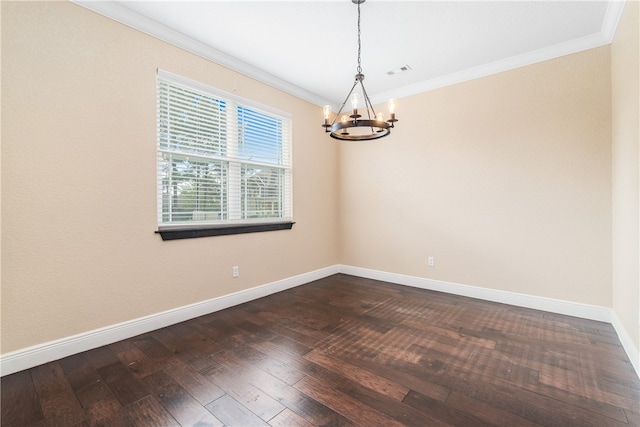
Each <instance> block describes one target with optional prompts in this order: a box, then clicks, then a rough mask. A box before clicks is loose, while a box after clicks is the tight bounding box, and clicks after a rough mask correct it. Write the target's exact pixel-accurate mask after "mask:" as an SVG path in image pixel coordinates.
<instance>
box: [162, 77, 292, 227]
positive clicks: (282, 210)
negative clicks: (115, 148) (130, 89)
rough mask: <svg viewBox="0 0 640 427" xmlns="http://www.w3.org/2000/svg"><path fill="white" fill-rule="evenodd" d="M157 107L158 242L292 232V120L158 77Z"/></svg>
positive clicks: (213, 91) (231, 97)
mask: <svg viewBox="0 0 640 427" xmlns="http://www.w3.org/2000/svg"><path fill="white" fill-rule="evenodd" d="M157 104H158V105H157V127H158V151H157V159H158V160H157V162H158V232H159V233H160V234H161V235H162V237H163V239H165V232H166V235H167V236H168V237H169V238H184V237H200V236H204V235H216V234H232V233H236V232H250V231H266V230H273V229H281V228H291V225H292V222H291V221H292V212H291V211H292V203H291V193H292V192H291V119H290V116H288V115H286V114H284V113H281V112H277V111H274V110H273V109H270V108H268V107H265V106H260V105H258V104H256V103H253V102H251V101H248V100H244V99H241V98H238V97H236V96H234V95H231V94H227V93H225V92H223V91H220V90H216V89H213V88H211V87H208V86H206V85H204V84H201V83H198V82H193V81H190V80H188V79H185V78H183V77H180V76H176V75H174V74H171V73H168V72H166V71H162V70H158V76H157ZM275 224H282V226H274V225H275ZM202 230H209V231H202ZM215 230H218V231H215ZM176 232H177V234H176ZM175 236H182V237H175Z"/></svg>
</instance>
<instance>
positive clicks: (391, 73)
mask: <svg viewBox="0 0 640 427" xmlns="http://www.w3.org/2000/svg"><path fill="white" fill-rule="evenodd" d="M410 69H411V67H410V66H408V65H403V66H402V67H400V68H396V69H395V70H391V71H387V74H388V75H390V76H393V75H394V74H400V73H404V72H405V71H409V70H410Z"/></svg>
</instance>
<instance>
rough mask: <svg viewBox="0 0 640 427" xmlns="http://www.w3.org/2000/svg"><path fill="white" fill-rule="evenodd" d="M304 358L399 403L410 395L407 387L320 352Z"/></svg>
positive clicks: (309, 354)
mask: <svg viewBox="0 0 640 427" xmlns="http://www.w3.org/2000/svg"><path fill="white" fill-rule="evenodd" d="M304 358H305V359H307V360H309V361H311V362H313V363H317V364H318V365H321V366H324V367H325V368H327V369H329V370H331V371H333V372H335V373H338V374H340V375H342V376H344V377H345V378H349V379H351V380H353V381H355V382H356V383H358V384H360V385H362V386H363V387H367V388H370V389H372V390H375V391H377V392H379V393H382V394H386V395H387V396H389V397H391V398H393V399H396V400H398V401H402V399H404V397H405V396H406V395H407V393H409V389H408V388H407V387H406V386H402V385H400V384H398V383H395V382H393V381H389V380H387V379H386V378H383V377H380V376H378V375H375V374H373V373H371V372H369V371H367V370H365V369H362V368H360V367H358V366H356V365H353V364H351V363H349V362H344V361H340V360H337V359H334V358H331V357H329V356H326V355H324V354H322V353H320V352H318V351H312V352H310V353H307V354H306V355H305V356H304Z"/></svg>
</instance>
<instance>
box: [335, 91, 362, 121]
mask: <svg viewBox="0 0 640 427" xmlns="http://www.w3.org/2000/svg"><path fill="white" fill-rule="evenodd" d="M357 84H358V81H357V80H356V81H355V82H353V86H351V90H350V91H349V93H348V94H347V97H346V98H345V99H344V102H343V103H342V105H341V106H340V109H339V110H338V112H337V113H336V116H335V117H334V118H333V121H332V122H331V125H334V124H335V123H336V120H338V117H340V113H342V109H343V108H344V106H345V105H346V104H347V101H348V100H349V97H350V96H351V93H352V92H353V90H354V89H355V88H356V85H357Z"/></svg>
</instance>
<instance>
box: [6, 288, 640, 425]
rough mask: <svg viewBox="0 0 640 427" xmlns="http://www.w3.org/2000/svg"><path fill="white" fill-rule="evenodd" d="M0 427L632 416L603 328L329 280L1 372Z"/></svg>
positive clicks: (615, 419) (639, 399)
mask: <svg viewBox="0 0 640 427" xmlns="http://www.w3.org/2000/svg"><path fill="white" fill-rule="evenodd" d="M1 420H2V426H3V427H9V426H20V427H25V426H49V427H51V426H154V427H155V426H221V425H227V426H345V425H361V426H385V427H387V426H401V425H411V426H451V425H454V426H485V425H492V426H509V427H514V426H562V427H566V426H598V427H605V426H606V427H613V426H640V381H639V380H638V377H637V376H636V374H635V372H634V370H633V367H632V366H631V363H630V362H629V360H628V358H627V356H626V355H625V352H624V351H623V349H622V347H621V345H620V342H619V340H618V338H617V336H616V333H615V332H614V330H613V328H612V326H611V325H609V324H606V323H600V322H595V321H588V320H583V319H577V318H572V317H567V316H561V315H555V314H550V313H545V312H541V311H535V310H529V309H523V308H518V307H512V306H507V305H501V304H495V303H489V302H484V301H479V300H473V299H469V298H464V297H458V296H452V295H447V294H442V293H437V292H431V291H425V290H420V289H413V288H408V287H404V286H399V285H393V284H388V283H382V282H377V281H373V280H368V279H362V278H356V277H351V276H346V275H336V276H332V277H329V278H326V279H322V280H319V281H316V282H313V283H310V284H307V285H304V286H300V287H297V288H294V289H290V290H287V291H285V292H282V293H279V294H275V295H271V296H269V297H266V298H262V299H260V300H256V301H252V302H250V303H247V304H243V305H240V306H237V307H233V308H230V309H227V310H224V311H220V312H217V313H213V314H210V315H207V316H203V317H199V318H197V319H194V320H191V321H188V322H184V323H180V324H177V325H174V326H170V327H167V328H164V329H160V330H157V331H154V332H151V333H148V334H144V335H140V336H137V337H134V338H131V339H128V340H125V341H121V342H118V343H115V344H111V345H108V346H105V347H101V348H97V349H95V350H91V351H87V352H84V353H81V354H77V355H74V356H71V357H67V358H65V359H62V360H58V361H56V362H52V363H48V364H46V365H42V366H38V367H35V368H33V369H29V370H26V371H22V372H19V373H16V374H13V375H9V376H6V377H4V378H2V419H1Z"/></svg>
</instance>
